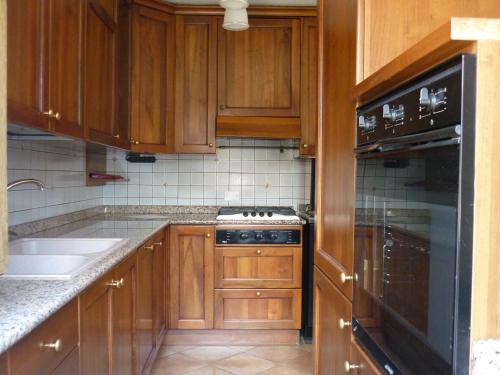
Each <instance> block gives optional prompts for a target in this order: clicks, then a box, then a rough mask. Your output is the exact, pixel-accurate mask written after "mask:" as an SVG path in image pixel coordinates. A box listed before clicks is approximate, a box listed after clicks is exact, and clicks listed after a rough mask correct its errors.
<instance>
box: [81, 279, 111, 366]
mask: <svg viewBox="0 0 500 375" xmlns="http://www.w3.org/2000/svg"><path fill="white" fill-rule="evenodd" d="M112 279H113V275H112V273H109V274H107V275H105V276H103V277H102V278H101V279H99V280H97V281H96V282H94V284H92V285H91V286H90V287H88V288H87V289H86V290H85V291H84V292H83V293H82V294H81V295H80V297H79V298H80V360H81V363H80V365H81V374H82V375H94V374H103V375H109V374H111V361H110V358H111V357H110V355H111V345H112V341H111V337H112V336H111V335H112V323H111V316H110V313H111V300H112V296H111V288H110V287H109V286H107V285H106V283H107V282H109V281H111V280H112Z"/></svg>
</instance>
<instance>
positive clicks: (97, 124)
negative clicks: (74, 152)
mask: <svg viewBox="0 0 500 375" xmlns="http://www.w3.org/2000/svg"><path fill="white" fill-rule="evenodd" d="M86 21H87V32H86V35H85V38H86V42H85V74H84V82H85V85H84V87H85V91H84V98H85V102H84V120H85V129H86V132H87V137H88V139H89V140H90V141H94V142H98V143H103V144H107V145H111V146H117V147H123V146H125V144H126V142H125V139H126V138H127V136H126V135H125V134H120V131H119V128H118V126H117V121H116V113H117V103H116V61H117V60H116V43H117V33H118V22H117V21H118V4H117V1H116V0H87V9H86Z"/></svg>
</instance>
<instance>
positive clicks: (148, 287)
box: [136, 241, 156, 374]
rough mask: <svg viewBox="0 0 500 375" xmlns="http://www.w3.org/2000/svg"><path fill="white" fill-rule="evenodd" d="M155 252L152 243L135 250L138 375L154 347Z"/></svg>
mask: <svg viewBox="0 0 500 375" xmlns="http://www.w3.org/2000/svg"><path fill="white" fill-rule="evenodd" d="M155 250H156V247H155V246H154V245H153V243H152V241H149V242H148V243H146V244H145V245H144V246H142V247H140V248H139V249H138V250H137V305H136V339H137V342H136V347H137V359H138V362H139V373H140V374H141V373H143V370H144V369H145V367H146V365H147V363H148V361H149V359H150V356H151V355H152V352H153V348H154V346H155V340H154V335H153V310H154V303H155V301H154V293H155V275H154V274H153V267H154V262H155Z"/></svg>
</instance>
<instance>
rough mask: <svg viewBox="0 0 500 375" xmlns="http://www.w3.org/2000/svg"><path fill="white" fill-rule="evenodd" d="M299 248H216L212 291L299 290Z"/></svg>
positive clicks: (300, 271)
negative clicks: (247, 289)
mask: <svg viewBox="0 0 500 375" xmlns="http://www.w3.org/2000/svg"><path fill="white" fill-rule="evenodd" d="M301 276H302V249H301V248H300V247H289V248H288V247H285V248H284V247H245V248H241V247H239V248H238V247H235V248H231V247H218V248H216V249H215V286H216V288H300V287H301V280H302V277H301Z"/></svg>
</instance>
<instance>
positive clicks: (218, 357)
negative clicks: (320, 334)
mask: <svg viewBox="0 0 500 375" xmlns="http://www.w3.org/2000/svg"><path fill="white" fill-rule="evenodd" d="M312 373H313V362H312V348H311V345H300V346H255V347H252V346H163V347H162V348H161V349H160V353H159V354H158V358H157V360H156V362H155V364H154V367H153V372H152V375H170V374H174V375H256V374H259V375H310V374H312Z"/></svg>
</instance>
